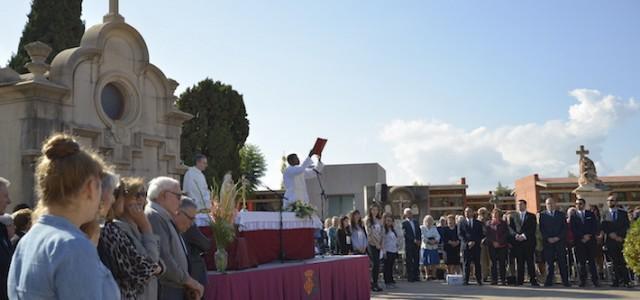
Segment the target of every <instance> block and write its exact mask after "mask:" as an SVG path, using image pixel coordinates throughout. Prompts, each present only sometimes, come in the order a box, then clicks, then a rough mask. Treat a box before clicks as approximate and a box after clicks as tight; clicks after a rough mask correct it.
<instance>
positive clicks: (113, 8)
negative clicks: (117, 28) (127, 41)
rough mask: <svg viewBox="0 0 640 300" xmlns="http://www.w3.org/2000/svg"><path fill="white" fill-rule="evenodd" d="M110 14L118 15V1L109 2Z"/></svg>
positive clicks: (110, 0)
mask: <svg viewBox="0 0 640 300" xmlns="http://www.w3.org/2000/svg"><path fill="white" fill-rule="evenodd" d="M109 14H110V15H114V16H115V15H118V14H119V13H118V0H109Z"/></svg>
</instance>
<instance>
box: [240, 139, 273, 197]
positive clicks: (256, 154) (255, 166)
mask: <svg viewBox="0 0 640 300" xmlns="http://www.w3.org/2000/svg"><path fill="white" fill-rule="evenodd" d="M266 171H267V163H266V161H265V159H264V155H263V154H262V152H261V151H260V148H259V147H258V146H256V145H252V144H246V145H244V147H242V149H240V173H241V174H242V175H243V176H244V177H245V179H246V180H248V181H249V186H248V187H247V192H249V193H252V192H253V191H255V190H256V189H257V188H258V185H260V184H261V183H262V182H261V180H260V178H262V177H263V176H264V174H265V172H266Z"/></svg>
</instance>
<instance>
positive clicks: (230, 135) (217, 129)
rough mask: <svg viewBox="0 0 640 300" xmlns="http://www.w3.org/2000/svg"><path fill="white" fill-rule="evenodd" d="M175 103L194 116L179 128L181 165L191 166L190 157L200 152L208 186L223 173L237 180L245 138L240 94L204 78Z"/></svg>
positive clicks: (244, 115)
mask: <svg viewBox="0 0 640 300" xmlns="http://www.w3.org/2000/svg"><path fill="white" fill-rule="evenodd" d="M176 104H177V107H178V108H179V109H180V110H182V111H184V112H188V113H190V114H192V115H193V116H194V117H193V119H191V120H189V121H187V122H185V123H184V124H183V126H182V136H181V138H180V151H181V156H182V160H183V161H184V162H185V164H187V165H193V164H194V161H193V157H194V155H195V154H197V153H201V154H204V155H205V156H207V158H208V161H209V167H208V168H207V169H206V170H205V171H204V174H205V178H207V181H208V182H209V183H210V184H211V183H213V182H214V181H215V182H216V183H217V184H220V183H221V181H222V177H223V176H224V175H225V174H226V173H227V172H231V173H232V175H233V177H234V178H235V179H238V178H239V177H240V176H241V175H242V172H241V170H240V149H242V147H243V146H244V143H245V141H246V139H247V136H249V120H248V119H247V111H246V109H245V106H244V100H243V98H242V95H241V94H239V93H238V92H237V91H235V90H234V89H233V88H232V87H231V86H230V85H226V84H223V83H221V82H220V81H216V82H214V81H213V80H211V79H209V78H207V79H205V80H203V81H200V82H199V83H197V84H196V85H194V86H193V87H190V88H187V90H186V91H185V92H184V93H182V94H181V95H180V97H179V98H178V101H177V102H176Z"/></svg>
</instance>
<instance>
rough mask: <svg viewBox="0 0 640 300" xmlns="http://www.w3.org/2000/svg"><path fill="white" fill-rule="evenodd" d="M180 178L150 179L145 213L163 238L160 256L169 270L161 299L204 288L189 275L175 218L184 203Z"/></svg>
mask: <svg viewBox="0 0 640 300" xmlns="http://www.w3.org/2000/svg"><path fill="white" fill-rule="evenodd" d="M181 196H182V192H181V191H180V182H178V181H177V180H175V179H173V178H169V177H157V178H154V179H153V180H151V182H149V189H148V194H147V201H148V202H149V205H147V206H146V207H145V209H144V213H145V215H146V216H147V218H148V219H149V222H150V223H151V227H152V228H153V232H154V233H155V234H156V235H158V237H159V239H160V258H161V259H162V261H163V262H164V264H165V268H166V270H165V272H164V274H162V275H161V276H160V278H159V288H158V299H161V300H163V299H167V300H169V299H172V300H173V299H178V300H180V299H184V295H185V292H187V291H185V289H187V290H188V292H190V293H195V294H196V295H197V297H198V298H199V297H201V296H202V294H203V292H204V288H203V286H202V285H201V284H200V283H198V281H196V280H195V279H193V278H192V277H191V276H190V275H189V263H188V260H187V249H186V246H185V243H184V241H183V240H182V237H181V236H180V234H179V233H178V230H177V228H176V224H175V223H174V218H175V216H176V214H177V213H178V209H179V206H180V197H181Z"/></svg>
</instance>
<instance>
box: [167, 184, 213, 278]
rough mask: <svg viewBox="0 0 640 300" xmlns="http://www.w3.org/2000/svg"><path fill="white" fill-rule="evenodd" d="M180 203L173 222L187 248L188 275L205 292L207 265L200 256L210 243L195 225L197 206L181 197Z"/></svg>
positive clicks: (186, 198) (209, 247) (191, 200)
mask: <svg viewBox="0 0 640 300" xmlns="http://www.w3.org/2000/svg"><path fill="white" fill-rule="evenodd" d="M180 201H181V202H180V209H179V210H178V214H177V215H175V216H174V221H175V223H176V227H177V228H178V231H179V232H180V234H182V239H183V240H184V243H185V246H186V247H187V261H188V262H189V274H190V275H191V277H193V278H194V279H195V280H197V281H198V282H200V284H202V286H204V288H205V290H206V288H207V264H206V263H205V261H204V259H203V258H202V254H203V253H206V252H207V251H209V250H210V249H211V241H210V240H209V239H208V238H207V237H206V236H205V235H204V234H202V232H200V229H198V226H196V224H195V219H196V214H197V213H198V206H197V205H196V203H195V202H194V201H193V199H191V198H189V197H186V196H182V199H181V200H180Z"/></svg>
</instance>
